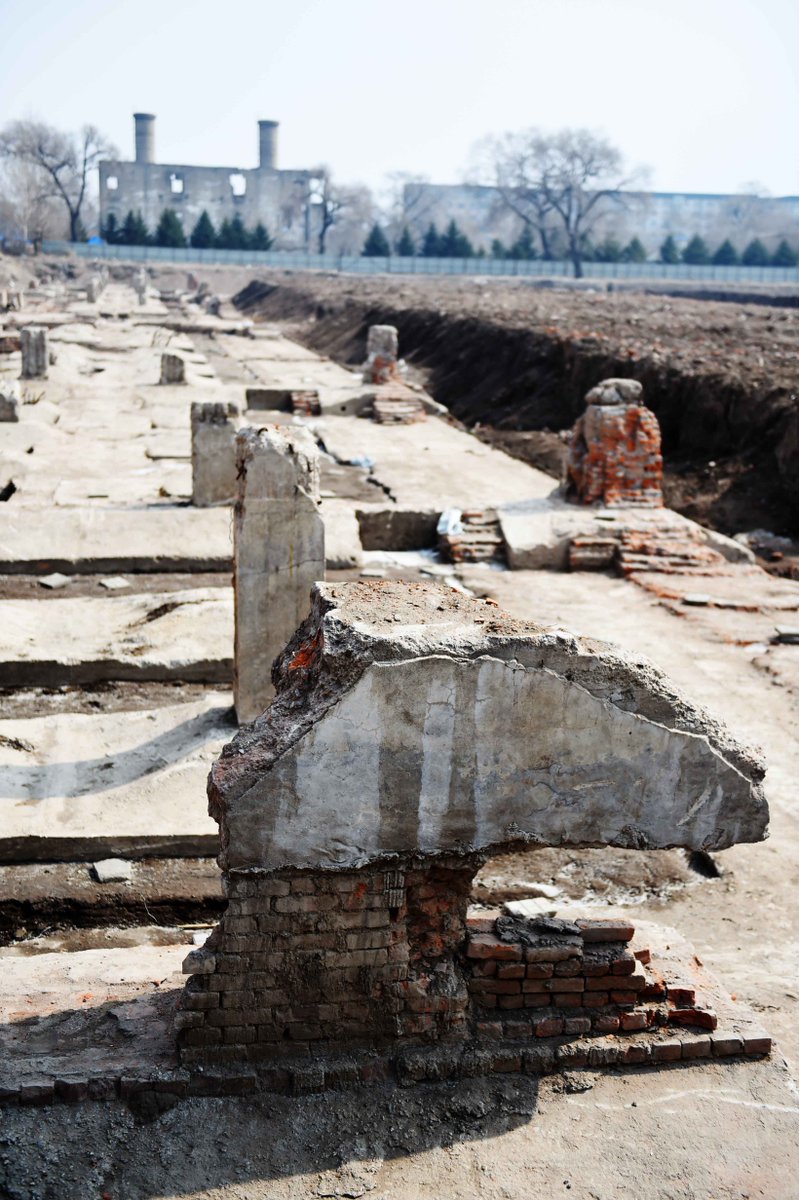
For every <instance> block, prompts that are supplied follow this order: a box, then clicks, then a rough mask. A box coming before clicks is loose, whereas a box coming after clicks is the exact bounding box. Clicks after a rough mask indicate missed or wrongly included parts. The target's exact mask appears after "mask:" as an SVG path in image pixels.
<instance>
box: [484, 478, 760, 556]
mask: <svg viewBox="0 0 799 1200" xmlns="http://www.w3.org/2000/svg"><path fill="white" fill-rule="evenodd" d="M549 484H550V490H549V493H548V494H547V495H546V496H543V497H537V498H530V499H525V500H522V501H517V502H513V503H508V504H500V505H498V506H497V515H498V517H499V523H500V527H501V529H502V536H503V538H504V540H505V546H506V549H507V555H508V565H509V566H510V567H511V569H512V570H518V571H523V570H557V571H564V570H566V569H567V567H568V565H569V549H570V547H571V545H572V543H573V542H574V541H575V539H586V540H591V541H595V540H598V539H601V540H602V541H603V542H605V541H607V542H609V543H610V548H611V551H613V549H614V547H617V548H618V547H621V545H622V542H623V540H624V538H625V536H627V535H629V534H631V533H634V534H640V533H643V534H650V535H653V536H654V535H658V534H662V535H664V536H667V535H673V536H674V538H675V539H679V538H680V537H685V538H686V539H689V540H692V541H693V540H695V541H696V542H697V544H698V545H700V546H705V547H707V548H708V550H711V551H715V552H716V553H717V554H718V555H720V556H721V558H722V559H724V560H725V561H727V562H732V563H751V562H753V561H754V556H753V555H752V552H751V551H750V550H748V549H747V547H745V546H742V545H741V544H740V543H739V542H736V541H734V540H733V539H732V538H728V537H725V536H724V534H721V533H717V532H716V531H715V530H713V529H706V528H705V527H704V526H703V525H697V524H696V522H695V521H691V520H689V519H688V518H687V517H682V516H680V514H679V513H676V512H673V511H672V510H671V509H668V508H642V507H636V506H632V507H629V508H625V507H623V506H614V507H612V508H603V507H601V506H598V505H596V506H592V507H587V506H586V507H584V506H581V505H577V504H570V503H569V502H568V501H567V500H566V499H565V497H564V496H563V494H562V492H561V490H560V489H559V488H556V489H555V490H554V491H553V490H552V488H551V480H550V481H549ZM611 557H612V554H611ZM608 565H609V564H608Z"/></svg>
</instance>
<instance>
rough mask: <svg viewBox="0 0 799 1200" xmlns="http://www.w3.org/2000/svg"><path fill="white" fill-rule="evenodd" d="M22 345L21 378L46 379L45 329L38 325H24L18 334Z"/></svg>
mask: <svg viewBox="0 0 799 1200" xmlns="http://www.w3.org/2000/svg"><path fill="white" fill-rule="evenodd" d="M20 344H21V347H22V374H21V378H22V379H46V378H47V366H48V363H49V352H48V348H47V330H46V329H43V328H42V327H41V326H40V325H26V326H25V328H24V329H23V330H22V332H21V334H20Z"/></svg>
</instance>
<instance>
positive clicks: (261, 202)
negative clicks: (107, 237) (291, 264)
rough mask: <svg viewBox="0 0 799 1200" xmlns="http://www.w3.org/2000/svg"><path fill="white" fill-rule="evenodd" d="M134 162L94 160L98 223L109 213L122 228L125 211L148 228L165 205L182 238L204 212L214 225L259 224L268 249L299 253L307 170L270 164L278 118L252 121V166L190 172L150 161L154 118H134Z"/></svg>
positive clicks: (306, 231)
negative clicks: (269, 241)
mask: <svg viewBox="0 0 799 1200" xmlns="http://www.w3.org/2000/svg"><path fill="white" fill-rule="evenodd" d="M133 120H134V122H135V126H136V158H135V161H134V162H122V161H107V162H101V163H100V223H101V227H103V226H104V225H105V223H106V221H107V220H108V218H109V217H110V216H111V215H112V214H113V216H115V217H116V220H117V222H118V223H119V224H120V225H121V224H122V222H123V221H124V220H125V217H126V215H127V213H128V212H134V213H136V212H140V213H141V215H142V218H143V219H144V222H145V224H146V225H147V227H148V229H150V230H153V229H155V228H156V226H157V225H158V221H159V219H160V216H161V213H162V212H163V211H164V209H165V208H171V209H173V210H174V211H175V212H176V213H177V215H178V217H179V219H180V221H181V223H182V225H183V230H184V233H185V234H186V236H187V237H188V236H189V234H190V233H191V231H192V229H193V228H194V225H195V224H196V222H197V219H198V218H199V216H200V214H201V213H202V212H203V210H205V211H206V212H207V213H208V215H209V217H210V218H211V220H212V221H213V223H214V226H215V227H216V228H219V226H220V225H221V223H222V222H223V221H224V220H225V219H226V218H227V219H228V220H232V219H233V217H235V216H236V215H238V216H240V217H241V219H242V221H243V222H244V224H245V225H246V226H247V228H250V229H251V228H254V227H255V226H256V225H257V224H258V222H259V221H261V222H263V224H264V225H265V226H266V228H267V229H268V231H269V233H270V235H271V236H272V237H273V238H274V239H275V248H276V249H280V250H291V249H298V248H305V247H306V246H307V243H308V240H309V238H310V222H311V205H310V189H311V179H312V174H313V173H312V172H311V171H287V170H280V169H279V168H278V166H277V131H278V123H277V121H259V122H258V148H259V159H258V166H257V167H250V168H248V167H192V166H186V165H184V164H180V163H159V162H156V158H155V116H154V115H153V114H152V113H134V115H133Z"/></svg>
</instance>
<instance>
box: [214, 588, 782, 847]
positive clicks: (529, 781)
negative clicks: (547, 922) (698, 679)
mask: <svg viewBox="0 0 799 1200" xmlns="http://www.w3.org/2000/svg"><path fill="white" fill-rule="evenodd" d="M275 671H276V674H275V680H276V683H277V684H278V696H277V699H276V701H275V702H274V703H273V705H272V707H271V709H270V710H269V713H268V716H267V717H265V718H262V719H261V720H259V721H257V722H256V723H255V725H254V727H253V729H252V730H251V731H245V732H243V733H242V734H240V735H239V737H238V739H236V741H235V742H234V743H233V744H232V745H231V747H230V748H229V751H228V752H227V753H226V754H223V756H222V758H221V759H220V760H219V762H218V763H216V764H215V765H214V768H213V770H212V775H211V782H210V784H209V788H210V790H209V796H210V802H211V810H212V812H213V814H214V815H215V816H216V818H217V819H218V820H219V821H220V822H221V826H222V842H223V852H222V858H221V862H222V863H223V865H224V866H225V867H226V868H228V869H234V870H241V869H243V868H251V867H255V866H257V867H259V868H260V869H266V870H275V869H278V868H281V867H292V868H309V867H319V866H326V867H331V868H332V867H336V868H339V869H343V868H347V867H355V866H361V865H362V864H364V863H367V862H370V861H373V860H374V859H376V858H378V857H380V856H381V855H391V854H403V853H414V852H416V851H417V849H419V848H420V849H421V850H423V851H424V852H425V853H426V854H435V853H441V852H446V849H447V848H448V847H451V846H453V845H457V846H458V847H459V848H460V851H461V852H464V851H465V850H471V851H472V852H474V851H482V852H488V851H490V850H496V849H498V848H500V847H506V846H508V845H511V844H514V843H515V844H535V845H574V846H591V845H594V846H596V845H615V846H622V847H630V848H638V849H643V848H663V847H669V846H685V847H690V848H701V849H706V850H714V849H720V848H723V847H725V846H729V845H732V844H733V843H735V842H737V841H757V840H759V839H761V838H762V837H764V836H765V830H766V826H767V821H768V810H767V806H766V803H765V800H764V798H763V794H762V789H761V787H760V780H761V779H762V776H763V773H764V768H763V766H762V763H761V762H760V760H759V759H758V757H757V755H756V754H755V753H754V752H753V751H751V750H748V749H745V748H744V747H742V746H740V745H739V744H737V743H736V742H735V741H734V740H733V739H732V738H731V737H730V736H729V734H728V733H727V732H726V731H725V730H724V728H723V727H722V726H720V725H719V724H718V723H717V722H715V721H714V720H713V719H712V718H711V717H710V716H709V715H708V714H707V713H706V712H704V711H703V710H701V709H698V708H696V707H695V706H694V705H692V704H691V703H690V702H689V701H688V700H687V699H686V698H685V697H683V696H682V695H680V694H679V693H678V692H677V691H676V690H675V689H674V688H673V687H672V685H671V684H670V683H669V681H668V680H667V679H666V678H665V677H664V676H663V675H661V673H660V672H659V671H657V670H656V669H655V668H654V667H652V666H651V665H650V664H648V663H646V661H645V660H636V659H632V658H628V657H626V656H625V655H623V654H622V653H621V652H619V651H617V650H615V649H614V648H612V647H609V646H603V645H601V644H596V643H590V642H582V641H580V640H579V639H576V638H573V637H571V636H570V635H567V634H563V633H559V632H549V631H548V630H546V629H544V628H542V627H539V626H535V625H525V624H524V623H522V622H517V621H514V620H513V619H512V618H510V617H508V616H507V615H505V614H503V613H500V612H497V610H496V609H491V608H487V607H486V606H485V605H483V604H482V603H481V602H479V601H474V600H470V599H466V598H465V597H463V596H459V595H457V594H456V593H452V592H447V591H444V590H441V589H438V588H436V587H434V586H432V585H426V584H412V585H403V584H394V583H390V582H385V583H367V582H362V583H358V584H349V585H317V587H316V589H315V600H314V607H313V612H312V616H311V617H310V618H309V620H308V622H307V623H306V624H305V625H304V626H303V627H302V628H301V629H300V631H298V634H297V635H296V637H295V638H294V639H293V641H292V642H291V643H290V644H289V646H288V647H287V649H286V651H285V653H284V654H283V655H282V656H281V659H280V661H279V663H278V664H277V665H276V668H275ZM300 706H301V708H302V710H303V711H302V715H300ZM284 714H285V715H284ZM289 714H290V717H289Z"/></svg>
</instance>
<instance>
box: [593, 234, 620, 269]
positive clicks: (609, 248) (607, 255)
mask: <svg viewBox="0 0 799 1200" xmlns="http://www.w3.org/2000/svg"><path fill="white" fill-rule="evenodd" d="M621 256H622V248H621V242H620V241H619V240H618V239H617V238H615V237H613V235H612V234H610V233H609V234H608V235H607V237H606V238H605V240H604V241H603V242H600V244H599V245H598V246H597V248H596V250H595V251H594V257H595V258H596V261H597V262H603V263H616V262H621Z"/></svg>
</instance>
